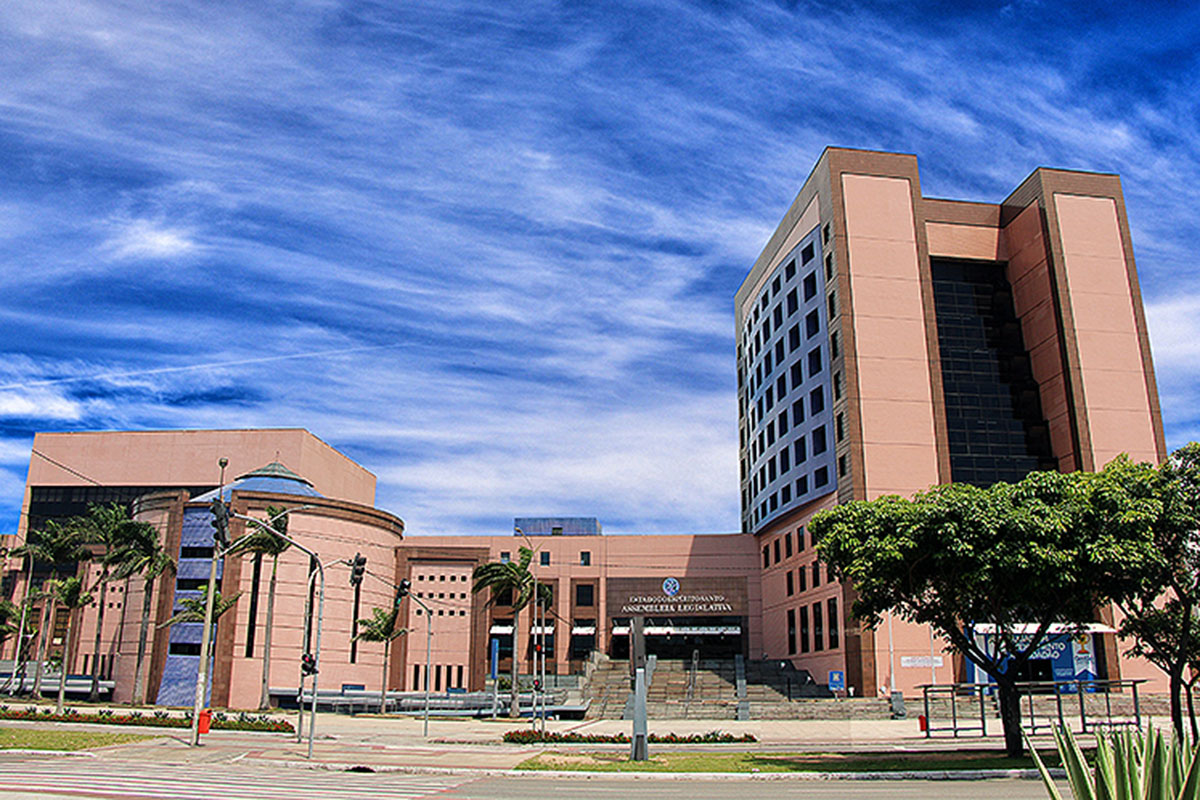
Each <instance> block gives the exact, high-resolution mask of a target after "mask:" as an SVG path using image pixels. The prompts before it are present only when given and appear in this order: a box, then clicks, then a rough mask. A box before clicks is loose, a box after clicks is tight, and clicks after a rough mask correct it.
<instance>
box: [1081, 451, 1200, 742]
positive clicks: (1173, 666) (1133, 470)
mask: <svg viewBox="0 0 1200 800" xmlns="http://www.w3.org/2000/svg"><path fill="white" fill-rule="evenodd" d="M1105 477H1106V479H1107V480H1108V482H1109V484H1110V486H1109V491H1111V492H1113V493H1121V494H1124V495H1127V496H1135V497H1139V498H1143V499H1144V500H1145V502H1144V506H1145V508H1144V509H1143V514H1144V515H1145V518H1146V520H1147V522H1148V523H1149V524H1150V526H1151V528H1152V530H1153V540H1154V554H1155V555H1156V558H1154V559H1152V560H1150V561H1148V562H1146V563H1145V566H1146V569H1144V570H1143V572H1142V579H1141V581H1140V583H1139V584H1138V586H1137V589H1136V591H1133V592H1130V593H1129V594H1127V595H1126V596H1125V597H1124V598H1122V599H1121V600H1120V601H1119V605H1120V607H1121V610H1122V611H1123V612H1124V613H1125V619H1124V620H1123V621H1122V623H1121V632H1122V634H1125V635H1127V636H1132V637H1134V638H1135V644H1134V646H1133V649H1132V650H1131V652H1133V653H1135V654H1137V655H1142V656H1144V657H1145V658H1146V659H1147V660H1149V661H1151V662H1152V663H1154V664H1155V665H1156V666H1157V667H1158V668H1159V669H1161V670H1163V672H1165V673H1166V674H1167V677H1168V681H1169V687H1170V697H1171V722H1172V724H1173V725H1174V727H1175V732H1176V734H1177V735H1180V736H1182V735H1183V701H1182V695H1183V693H1184V691H1185V688H1186V683H1187V682H1185V680H1184V672H1185V670H1186V669H1187V668H1188V666H1189V664H1191V663H1192V662H1193V661H1194V660H1195V658H1196V651H1197V649H1198V648H1200V444H1197V443H1196V442H1192V443H1190V444H1188V445H1186V446H1184V447H1182V448H1180V449H1179V450H1177V451H1175V452H1174V453H1173V454H1172V455H1171V457H1170V458H1169V459H1168V460H1167V461H1166V462H1165V463H1163V464H1162V466H1161V467H1157V468H1155V467H1152V466H1150V465H1149V464H1129V463H1128V462H1125V463H1124V464H1123V466H1122V468H1121V469H1119V470H1117V469H1113V470H1105ZM1188 699H1189V706H1190V701H1191V694H1190V691H1189V692H1188ZM1189 717H1191V718H1192V727H1193V731H1195V724H1196V723H1195V715H1194V714H1193V713H1191V712H1190V711H1189ZM1193 735H1195V734H1194V733H1193Z"/></svg>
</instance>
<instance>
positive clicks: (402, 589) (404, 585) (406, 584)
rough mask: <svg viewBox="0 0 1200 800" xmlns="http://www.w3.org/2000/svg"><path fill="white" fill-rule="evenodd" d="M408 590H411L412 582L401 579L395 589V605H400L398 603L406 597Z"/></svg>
mask: <svg viewBox="0 0 1200 800" xmlns="http://www.w3.org/2000/svg"><path fill="white" fill-rule="evenodd" d="M410 589H412V581H410V580H409V579H408V578H404V579H402V580H401V581H400V585H399V586H397V587H396V605H400V601H401V600H403V599H404V598H406V597H408V592H409V590H410Z"/></svg>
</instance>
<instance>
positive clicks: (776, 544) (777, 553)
mask: <svg viewBox="0 0 1200 800" xmlns="http://www.w3.org/2000/svg"><path fill="white" fill-rule="evenodd" d="M775 563H776V564H778V563H779V540H778V539H776V540H775Z"/></svg>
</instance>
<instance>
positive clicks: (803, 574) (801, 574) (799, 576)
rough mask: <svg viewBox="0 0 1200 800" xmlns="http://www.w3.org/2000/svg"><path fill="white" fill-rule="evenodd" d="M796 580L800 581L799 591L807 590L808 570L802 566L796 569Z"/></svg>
mask: <svg viewBox="0 0 1200 800" xmlns="http://www.w3.org/2000/svg"><path fill="white" fill-rule="evenodd" d="M796 580H797V581H799V582H800V591H802V592H806V591H808V570H806V569H805V568H804V567H801V568H800V569H798V570H796Z"/></svg>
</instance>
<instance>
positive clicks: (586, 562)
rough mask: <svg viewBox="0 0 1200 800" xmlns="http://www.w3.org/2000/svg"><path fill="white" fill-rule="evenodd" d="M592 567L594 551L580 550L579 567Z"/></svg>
mask: <svg viewBox="0 0 1200 800" xmlns="http://www.w3.org/2000/svg"><path fill="white" fill-rule="evenodd" d="M742 472H743V474H744V473H745V470H744V469H743V470H742ZM591 565H592V551H590V550H580V551H579V566H581V567H590V566H591Z"/></svg>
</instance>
